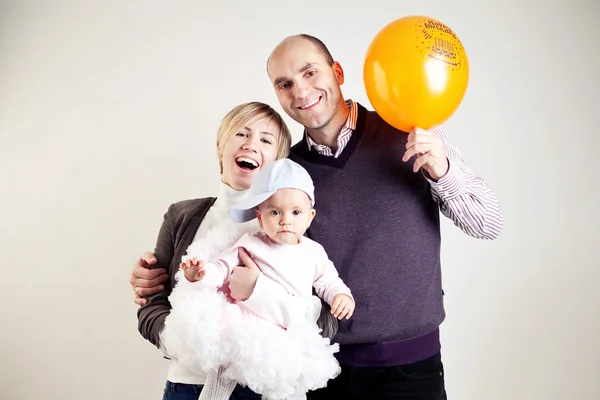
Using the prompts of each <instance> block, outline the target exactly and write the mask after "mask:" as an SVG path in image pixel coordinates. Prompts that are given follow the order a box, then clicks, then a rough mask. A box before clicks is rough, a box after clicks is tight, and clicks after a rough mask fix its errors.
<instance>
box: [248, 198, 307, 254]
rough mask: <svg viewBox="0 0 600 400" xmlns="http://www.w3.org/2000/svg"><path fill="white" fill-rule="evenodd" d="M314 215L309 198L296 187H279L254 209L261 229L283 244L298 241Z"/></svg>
mask: <svg viewBox="0 0 600 400" xmlns="http://www.w3.org/2000/svg"><path fill="white" fill-rule="evenodd" d="M314 216H315V210H314V209H313V208H312V204H311V201H310V198H309V197H308V195H307V194H306V193H304V192H303V191H301V190H298V189H280V190H278V191H277V192H275V194H274V195H273V196H271V197H269V198H268V199H267V200H265V201H264V202H262V203H261V204H260V205H259V206H258V210H256V217H257V218H258V222H259V223H260V226H261V227H262V229H263V231H264V232H265V233H266V234H267V235H268V236H269V237H270V238H271V239H273V240H274V241H276V242H278V243H284V244H297V243H299V242H300V238H301V237H302V235H304V232H306V230H307V229H308V227H309V226H310V223H311V222H312V220H313V217H314Z"/></svg>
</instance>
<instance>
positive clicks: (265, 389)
mask: <svg viewBox="0 0 600 400" xmlns="http://www.w3.org/2000/svg"><path fill="white" fill-rule="evenodd" d="M215 233H216V232H214V231H213V232H212V235H214V234H215ZM220 237H221V238H222V236H220ZM215 238H216V236H215V237H211V232H209V234H208V235H206V237H205V238H203V239H201V240H200V241H196V242H194V243H193V244H192V245H190V248H189V249H188V254H187V256H186V257H189V258H192V257H197V258H198V259H201V260H208V259H210V258H211V257H215V256H216V254H214V253H215V251H214V250H213V251H212V252H211V251H210V249H211V248H213V249H214V248H222V246H214V239H215ZM229 241H232V242H233V241H235V238H230V240H229ZM211 244H212V245H211ZM221 244H222V243H221ZM211 253H212V254H211ZM216 253H219V251H218V250H217V251H216ZM176 280H177V282H178V283H177V285H176V287H175V288H174V289H173V292H172V294H171V296H170V297H169V301H170V303H171V306H172V310H171V313H170V315H169V316H168V317H167V319H166V320H165V329H164V331H163V334H162V336H161V337H162V342H163V345H164V347H165V348H166V349H167V350H168V353H169V355H170V356H172V357H174V358H176V359H177V360H178V361H179V362H180V363H181V364H182V365H184V366H186V367H187V368H189V369H190V370H191V371H198V370H200V371H203V372H210V371H211V370H212V371H214V370H217V369H219V368H221V374H222V376H223V377H225V378H229V379H231V380H235V381H237V382H238V383H240V384H241V385H244V386H248V387H249V388H250V389H251V390H252V391H254V392H256V393H259V394H262V396H263V398H264V399H269V400H280V399H281V400H283V399H304V398H306V397H305V396H306V392H308V391H309V390H315V389H318V388H322V387H324V386H326V384H327V382H328V381H329V380H330V379H333V378H335V377H336V376H337V375H338V374H339V372H340V367H339V364H338V362H337V360H336V359H335V357H334V353H336V352H337V351H338V349H339V346H338V345H337V344H331V343H330V341H329V339H327V338H323V337H322V336H321V334H320V331H319V329H318V327H317V324H316V321H314V320H309V319H308V318H307V320H306V321H305V322H304V323H297V324H295V325H294V326H290V327H288V329H283V328H282V327H280V326H277V325H276V324H274V323H272V322H269V321H267V320H264V319H262V318H260V317H259V316H258V315H256V314H254V313H253V312H252V311H250V310H248V309H246V308H244V306H243V305H239V304H236V303H234V302H233V301H231V300H230V298H229V297H228V294H227V289H226V285H225V287H224V288H221V289H220V290H217V289H216V288H215V287H214V286H210V285H207V284H206V283H204V282H203V281H198V282H189V281H187V279H186V278H185V276H184V275H183V271H181V270H180V271H178V272H177V274H176Z"/></svg>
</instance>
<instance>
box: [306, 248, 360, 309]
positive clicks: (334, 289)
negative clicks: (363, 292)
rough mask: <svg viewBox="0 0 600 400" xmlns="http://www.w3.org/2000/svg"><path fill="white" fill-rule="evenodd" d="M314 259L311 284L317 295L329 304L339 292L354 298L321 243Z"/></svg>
mask: <svg viewBox="0 0 600 400" xmlns="http://www.w3.org/2000/svg"><path fill="white" fill-rule="evenodd" d="M316 260H317V268H316V272H315V280H314V283H313V286H314V288H315V290H316V292H317V294H318V295H319V297H320V298H322V299H323V300H325V302H327V304H329V305H331V303H332V302H333V298H334V297H335V295H336V294H340V293H343V294H345V295H348V296H350V298H352V300H354V297H353V296H352V293H351V292H350V288H348V286H346V284H345V283H344V282H343V281H342V279H341V278H340V276H339V275H338V272H337V269H336V268H335V266H334V265H333V262H332V261H331V260H330V259H329V257H327V253H326V252H325V249H324V248H323V247H322V246H321V245H318V246H317V254H316Z"/></svg>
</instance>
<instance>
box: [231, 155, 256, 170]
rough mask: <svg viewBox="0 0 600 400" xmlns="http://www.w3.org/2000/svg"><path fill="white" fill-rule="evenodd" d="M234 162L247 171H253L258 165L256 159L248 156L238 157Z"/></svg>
mask: <svg viewBox="0 0 600 400" xmlns="http://www.w3.org/2000/svg"><path fill="white" fill-rule="evenodd" d="M235 163H236V164H237V165H238V167H240V168H241V169H245V170H248V171H253V170H255V169H256V168H258V167H259V166H260V164H259V163H258V161H256V160H253V159H251V158H248V157H238V158H236V159H235Z"/></svg>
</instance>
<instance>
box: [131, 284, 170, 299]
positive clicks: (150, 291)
mask: <svg viewBox="0 0 600 400" xmlns="http://www.w3.org/2000/svg"><path fill="white" fill-rule="evenodd" d="M162 290H165V287H164V286H163V285H159V286H154V287H147V288H146V287H138V288H137V289H136V290H135V293H136V294H137V295H138V296H140V297H146V296H152V295H154V294H156V293H158V292H160V291H162Z"/></svg>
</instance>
